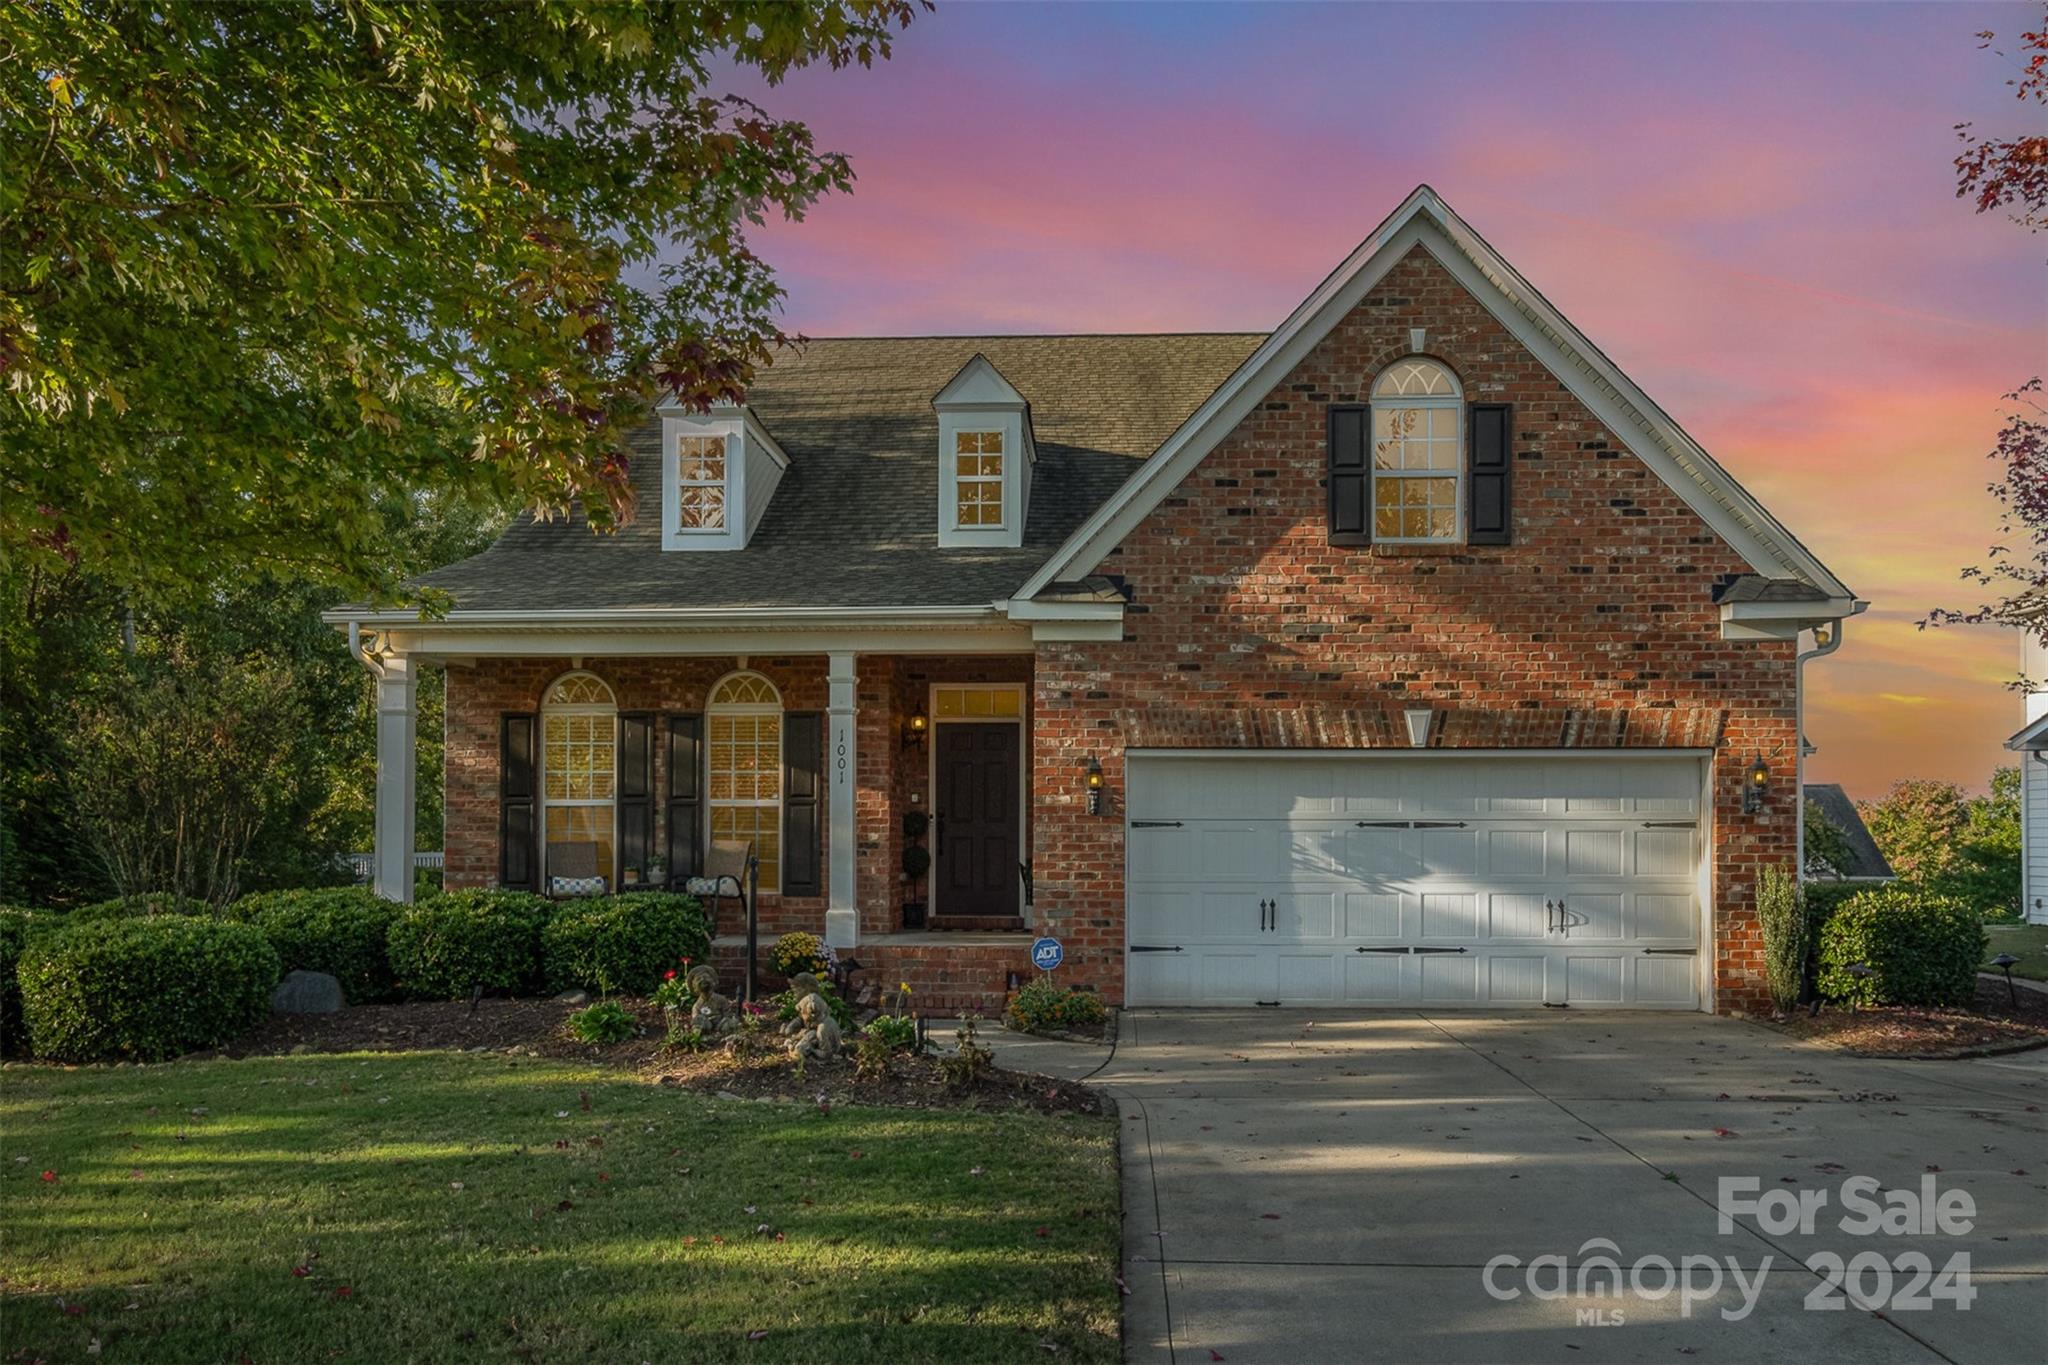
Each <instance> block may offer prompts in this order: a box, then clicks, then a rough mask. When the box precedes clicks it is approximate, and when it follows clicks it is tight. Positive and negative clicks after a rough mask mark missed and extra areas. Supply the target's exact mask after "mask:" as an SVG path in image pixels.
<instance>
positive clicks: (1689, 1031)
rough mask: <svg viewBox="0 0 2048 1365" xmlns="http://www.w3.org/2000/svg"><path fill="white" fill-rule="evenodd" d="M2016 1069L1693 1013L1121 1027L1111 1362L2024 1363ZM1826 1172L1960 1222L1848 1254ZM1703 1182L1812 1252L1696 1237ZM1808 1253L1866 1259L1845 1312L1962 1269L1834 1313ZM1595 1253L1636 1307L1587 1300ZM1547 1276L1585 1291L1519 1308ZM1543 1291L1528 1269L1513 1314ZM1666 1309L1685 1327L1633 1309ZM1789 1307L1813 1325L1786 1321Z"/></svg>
mask: <svg viewBox="0 0 2048 1365" xmlns="http://www.w3.org/2000/svg"><path fill="white" fill-rule="evenodd" d="M2043 1057H2044V1054H2042V1053H2033V1054H2027V1055H2025V1056H2022V1057H2018V1058H2013V1059H2008V1060H2006V1061H2003V1062H2001V1061H1992V1060H1985V1061H1972V1062H1946V1063H1928V1062H1919V1063H1908V1062H1874V1061H1857V1060H1852V1059H1847V1058H1841V1057H1837V1056H1834V1055H1832V1054H1828V1053H1824V1052H1821V1051H1819V1050H1817V1049H1812V1048H1807V1047H1802V1046H1799V1045H1797V1044H1793V1043H1790V1042H1788V1041H1786V1040H1784V1039H1782V1038H1781V1037H1779V1036H1778V1035H1777V1034H1775V1033H1773V1032H1771V1031H1769V1030H1767V1029H1764V1028H1762V1027H1759V1026H1757V1025H1753V1024H1747V1023H1742V1022H1738V1021H1734V1020H1728V1019H1715V1018H1710V1017H1707V1016H1702V1015H1654V1014H1618V1013H1609V1014H1601V1013H1590V1012H1589V1013H1580V1012H1578V1011H1573V1012H1572V1013H1570V1014H1569V1015H1565V1014H1555V1015H1552V1014H1544V1015H1531V1014H1514V1015H1505V1014H1477V1015H1475V1014H1449V1015H1431V1016H1422V1015H1416V1014H1405V1013H1371V1014H1346V1013H1341V1012H1320V1011H1297V1012H1289V1013H1284V1014H1283V1013H1277V1012H1265V1011H1251V1012H1241V1011H1218V1012H1210V1011H1201V1012H1196V1011H1142V1010H1141V1011H1133V1012H1130V1013H1127V1014H1126V1015H1125V1016H1124V1019H1123V1026H1122V1036H1121V1038H1120V1040H1119V1043H1118V1046H1117V1050H1116V1053H1115V1055H1114V1057H1113V1058H1111V1060H1110V1062H1109V1064H1108V1066H1107V1067H1106V1068H1104V1070H1103V1071H1102V1072H1101V1074H1100V1075H1098V1076H1097V1077H1096V1078H1095V1079H1096V1080H1097V1081H1098V1082H1100V1083H1102V1084H1105V1085H1107V1086H1108V1087H1109V1088H1110V1089H1111V1090H1112V1091H1113V1092H1114V1093H1115V1094H1116V1095H1117V1096H1118V1098H1119V1101H1120V1102H1121V1104H1122V1107H1123V1122H1122V1130H1123V1153H1124V1210H1125V1224H1124V1227H1125V1232H1124V1249H1125V1259H1126V1265H1125V1277H1126V1279H1127V1280H1128V1282H1129V1285H1130V1290H1131V1294H1130V1297H1129V1298H1128V1299H1127V1300H1126V1301H1125V1302H1126V1305H1127V1314H1126V1319H1125V1329H1126V1330H1125V1337H1126V1349H1127V1352H1128V1355H1129V1358H1130V1359H1132V1360H1136V1361H1146V1362H1150V1361H1179V1362H1188V1361H1194V1362H1206V1361H1211V1360H1215V1359H1219V1358H1220V1359H1222V1360H1226V1361H1231V1362H1235V1363H1236V1365H1250V1362H1257V1361H1274V1362H1286V1365H1302V1363H1303V1362H1323V1361H1353V1360H1386V1361H1400V1362H1420V1361H1514V1362H1528V1361H1552V1360H1556V1361H1570V1362H1575V1363H1576V1365H1588V1362H1594V1361H1605V1360H1613V1361H1660V1360H1671V1361H1677V1360H1680V1359H1683V1358H1692V1359H1697V1360H1700V1361H1702V1362H1705V1361H1713V1360H1721V1361H1742V1362H1749V1361H1760V1360H1797V1361H1800V1362H1802V1363H1803V1365H1811V1363H1812V1362H1822V1361H1836V1360H1853V1361H1856V1362H1858V1365H1881V1362H1888V1361H1942V1360H1948V1361H1957V1362H1970V1361H1986V1362H1999V1363H2000V1365H2006V1363H2007V1362H2014V1361H2022V1360H2027V1361H2032V1360H2041V1359H2044V1358H2048V1113H2044V1112H2043V1111H2044V1110H2048V1066H2044V1064H2043V1061H2042V1059H2043ZM1854 1176H1869V1177H1874V1178H1875V1179H1876V1181H1878V1182H1879V1183H1880V1185H1881V1187H1882V1189H1883V1190H1893V1189H1897V1190H1911V1191H1915V1192H1917V1191H1918V1190H1919V1189H1920V1186H1921V1180H1922V1178H1923V1177H1928V1178H1931V1179H1932V1180H1934V1181H1935V1182H1936V1187H1935V1188H1936V1190H1937V1191H1943V1190H1960V1191H1963V1192H1965V1193H1967V1194H1968V1195H1969V1196H1970V1197H1971V1199H1972V1200H1973V1201H1974V1204H1975V1218H1974V1226H1973V1228H1972V1229H1971V1230H1970V1231H1968V1232H1967V1233H1962V1234H1960V1235H1943V1234H1941V1233H1934V1234H1931V1235H1910V1236H1909V1235H1898V1236H1885V1235H1879V1234H1875V1233H1872V1234H1867V1235H1857V1234H1856V1233H1854V1232H1852V1231H1847V1230H1844V1229H1843V1228H1842V1227H1841V1226H1840V1224H1841V1222H1842V1220H1843V1219H1844V1218H1845V1217H1849V1216H1851V1215H1852V1214H1853V1213H1854V1209H1852V1208H1848V1207H1845V1206H1844V1204H1843V1201H1842V1197H1841V1186H1842V1182H1843V1181H1845V1180H1848V1179H1849V1178H1851V1177H1854ZM1721 1177H1751V1178H1754V1179H1755V1180H1756V1181H1757V1185H1758V1190H1759V1192H1764V1191H1778V1190H1782V1191H1791V1192H1796V1191H1824V1192H1826V1194H1827V1196H1828V1203H1827V1204H1826V1205H1825V1206H1823V1207H1821V1208H1820V1209H1819V1210H1818V1211H1817V1212H1816V1215H1815V1218H1814V1223H1813V1229H1812V1231H1811V1232H1810V1233H1809V1232H1802V1231H1801V1230H1800V1229H1799V1228H1798V1227H1797V1226H1794V1227H1792V1228H1790V1229H1788V1230H1786V1231H1783V1232H1776V1233H1773V1232H1767V1231H1765V1230H1763V1229H1762V1228H1760V1226H1759V1221H1758V1219H1757V1217H1755V1216H1753V1215H1745V1216H1743V1217H1741V1218H1739V1219H1738V1220H1737V1223H1736V1225H1735V1227H1734V1229H1733V1230H1732V1231H1731V1232H1729V1233H1726V1234H1723V1233H1720V1232H1719V1231H1717V1226H1716V1225H1717V1214H1716V1208H1715V1200H1716V1195H1717V1182H1718V1180H1719V1179H1720V1178H1721ZM1809 1197H1811V1196H1809ZM1951 1197H1952V1198H1953V1196H1951ZM1875 1198H1876V1200H1877V1201H1878V1202H1880V1203H1881V1202H1882V1201H1883V1199H1884V1195H1883V1194H1882V1193H1879V1194H1877V1195H1876V1196H1875ZM1596 1239H1605V1243H1599V1242H1597V1241H1596ZM1589 1243H1591V1244H1592V1245H1589ZM1608 1244H1611V1245H1608ZM1830 1252H1832V1253H1835V1254H1836V1255H1839V1256H1840V1257H1841V1258H1842V1259H1843V1261H1844V1262H1845V1263H1847V1264H1849V1265H1856V1264H1857V1262H1855V1261H1854V1260H1853V1259H1852V1258H1854V1257H1856V1256H1857V1255H1859V1254H1862V1253H1876V1254H1875V1255H1871V1256H1868V1257H1866V1262H1865V1263H1864V1264H1863V1268H1862V1270H1861V1271H1860V1274H1861V1280H1860V1286H1859V1289H1860V1293H1861V1294H1862V1297H1863V1299H1864V1300H1866V1301H1873V1302H1877V1301H1882V1300H1883V1299H1886V1298H1890V1297H1891V1296H1892V1295H1894V1294H1897V1293H1901V1292H1904V1291H1906V1290H1908V1289H1909V1288H1910V1287H1911V1286H1910V1285H1909V1284H1908V1281H1909V1280H1911V1279H1914V1278H1917V1277H1915V1276H1913V1275H1911V1274H1910V1273H1909V1271H1910V1268H1911V1265H1912V1262H1911V1261H1910V1260H1909V1261H1908V1262H1906V1263H1905V1265H1906V1267H1907V1268H1906V1269H1902V1270H1898V1271H1895V1272H1893V1273H1892V1274H1891V1275H1890V1278H1891V1281H1892V1283H1891V1286H1890V1288H1889V1289H1888V1290H1887V1289H1885V1288H1884V1287H1883V1285H1882V1283H1881V1279H1880V1274H1881V1271H1883V1270H1886V1269H1889V1268H1890V1266H1892V1265H1893V1264H1895V1263H1897V1262H1896V1258H1899V1257H1902V1256H1906V1255H1907V1254H1908V1253H1912V1252H1919V1253H1921V1254H1923V1255H1925V1256H1927V1257H1928V1263H1929V1264H1930V1265H1931V1268H1932V1269H1933V1270H1935V1271H1939V1270H1940V1269H1941V1268H1942V1267H1943V1265H1944V1264H1946V1263H1947V1262H1948V1259H1949V1257H1950V1256H1951V1255H1952V1254H1953V1253H1956V1252H1967V1253H1968V1255H1969V1262H1970V1275H1969V1284H1970V1285H1971V1287H1973V1288H1974V1289H1975V1290H1976V1297H1975V1300H1974V1302H1972V1303H1971V1304H1970V1306H1969V1308H1968V1309H1967V1310H1966V1311H1958V1310H1957V1309H1956V1307H1955V1306H1954V1305H1953V1304H1952V1303H1951V1302H1949V1301H1946V1300H1940V1299H1937V1300H1935V1301H1934V1302H1932V1304H1931V1306H1929V1307H1927V1308H1925V1309H1922V1310H1918V1311H1915V1310H1912V1309H1910V1308H1908V1307H1907V1306H1906V1304H1904V1303H1900V1302H1896V1301H1894V1302H1892V1303H1890V1304H1889V1305H1888V1306H1886V1307H1885V1308H1884V1311H1883V1312H1882V1313H1879V1312H1873V1311H1870V1303H1865V1304H1864V1305H1862V1306H1859V1304H1857V1303H1855V1302H1850V1303H1846V1304H1845V1303H1844V1300H1843V1298H1842V1296H1841V1295H1840V1294H1839V1293H1833V1294H1829V1293H1827V1291H1826V1289H1825V1286H1824V1281H1823V1279H1822V1277H1821V1276H1819V1275H1816V1274H1815V1273H1813V1272H1812V1271H1810V1270H1808V1269H1807V1268H1805V1266H1804V1265H1802V1264H1801V1263H1802V1262H1804V1261H1806V1260H1807V1259H1808V1258H1809V1257H1814V1256H1816V1255H1824V1254H1825V1253H1830ZM1603 1255H1604V1256H1606V1257H1609V1258H1612V1259H1613V1260H1614V1261H1616V1262H1617V1263H1618V1264H1619V1265H1620V1266H1621V1267H1622V1268H1623V1273H1624V1275H1626V1274H1627V1273H1628V1272H1629V1271H1630V1270H1631V1269H1636V1270H1637V1271H1638V1273H1639V1276H1640V1284H1641V1287H1642V1289H1643V1291H1644V1292H1643V1293H1636V1292H1634V1291H1633V1290H1629V1291H1627V1292H1625V1293H1624V1294H1623V1295H1622V1296H1620V1297H1607V1298H1602V1297H1599V1296H1597V1295H1596V1294H1594V1293H1593V1292H1592V1291H1593V1290H1595V1289H1598V1288H1601V1287H1604V1285H1605V1284H1606V1277H1605V1275H1604V1273H1602V1270H1601V1268H1600V1266H1599V1264H1598V1262H1599V1260H1600V1258H1601V1257H1602V1256H1603ZM1544 1256H1556V1257H1562V1258H1563V1261H1562V1265H1563V1268H1564V1273H1565V1274H1566V1276H1567V1286H1568V1288H1569V1289H1571V1290H1574V1291H1575V1290H1576V1287H1577V1285H1578V1282H1579V1274H1580V1270H1581V1268H1582V1267H1587V1266H1588V1263H1589V1262H1591V1263H1592V1265H1591V1267H1590V1268H1589V1269H1588V1278H1587V1280H1586V1282H1585V1283H1586V1288H1587V1290H1588V1293H1587V1294H1586V1295H1585V1296H1580V1295H1578V1294H1577V1293H1576V1292H1571V1293H1567V1295H1566V1296H1564V1297H1547V1298H1546V1297H1540V1296H1538V1295H1537V1294H1535V1293H1532V1292H1531V1284H1532V1280H1531V1268H1530V1266H1529V1262H1531V1261H1533V1260H1535V1259H1536V1258H1540V1257H1544ZM1497 1257H1513V1258H1516V1261H1515V1262H1514V1263H1497V1264H1496V1267H1495V1270H1494V1271H1493V1277H1492V1278H1493V1283H1494V1284H1495V1285H1496V1286H1498V1287H1499V1288H1500V1289H1501V1290H1502V1291H1504V1292H1506V1291H1519V1293H1518V1296H1516V1297H1513V1298H1510V1299H1502V1298H1496V1297H1494V1296H1493V1295H1491V1294H1489V1292H1488V1290H1487V1288H1486V1282H1485V1275H1486V1269H1485V1268H1486V1266H1487V1265H1488V1263H1489V1261H1492V1260H1494V1258H1497ZM1659 1257H1661V1258H1663V1259H1664V1261H1666V1262H1668V1263H1669V1264H1670V1265H1671V1266H1673V1267H1678V1269H1676V1270H1674V1271H1671V1272H1666V1271H1663V1270H1661V1269H1660V1268H1659V1264H1658V1262H1657V1261H1656V1260H1655V1258H1659ZM1687 1257H1694V1258H1697V1259H1696V1260H1695V1261H1694V1262H1693V1264H1692V1266H1691V1267H1689V1268H1687V1267H1685V1264H1684V1263H1685V1258H1687ZM1643 1258H1651V1259H1650V1260H1649V1261H1647V1262H1645V1261H1643ZM1709 1259H1711V1262H1712V1264H1713V1267H1714V1268H1713V1269H1712V1270H1711V1271H1709V1270H1708V1269H1707V1263H1708V1260H1709ZM1879 1261H1883V1262H1885V1263H1886V1264H1885V1265H1884V1266H1882V1267H1881V1266H1880V1265H1879V1264H1878V1262H1879ZM1639 1263H1640V1265H1639ZM1759 1272H1761V1278H1760V1279H1759ZM1558 1273H1559V1267H1558V1263H1544V1264H1542V1265H1539V1266H1538V1267H1536V1268H1535V1270H1534V1281H1533V1283H1534V1285H1535V1288H1536V1289H1539V1290H1542V1291H1544V1292H1546V1293H1548V1292H1549V1291H1551V1290H1552V1289H1553V1288H1554V1287H1555V1285H1556V1281H1557V1276H1558ZM1716 1277H1718V1279H1719V1288H1718V1291H1717V1290H1716V1287H1715V1285H1716ZM1738 1277H1739V1279H1740V1281H1742V1282H1746V1283H1748V1284H1749V1285H1751V1286H1753V1287H1754V1297H1753V1298H1750V1299H1749V1302H1750V1307H1749V1309H1748V1311H1747V1313H1746V1315H1744V1316H1741V1317H1740V1318H1739V1319H1736V1320H1727V1319H1724V1317H1723V1310H1726V1311H1727V1312H1729V1313H1741V1312H1742V1310H1743V1305H1744V1302H1745V1299H1746V1298H1747V1297H1748V1296H1749V1293H1750V1291H1747V1290H1745V1289H1743V1288H1742V1287H1740V1285H1739V1283H1738ZM1674 1281H1675V1282H1676V1283H1678V1284H1680V1285H1682V1286H1684V1287H1685V1288H1687V1289H1690V1291H1691V1301H1690V1303H1689V1305H1688V1304H1687V1302H1686V1299H1687V1295H1686V1294H1685V1293H1684V1292H1682V1291H1681V1290H1680V1289H1677V1288H1673V1289H1670V1290H1669V1292H1666V1293H1663V1294H1661V1296H1660V1295H1659V1292H1658V1291H1662V1290H1665V1289H1666V1288H1667V1286H1669V1285H1671V1284H1672V1283H1673V1282H1674ZM1938 1283H1939V1282H1938V1281H1935V1282H1934V1283H1933V1285H1928V1286H1926V1287H1934V1285H1938ZM1817 1288H1819V1289H1821V1290H1822V1291H1823V1292H1822V1297H1824V1298H1826V1299H1827V1300H1828V1301H1830V1302H1833V1303H1835V1304H1836V1305H1837V1307H1835V1308H1834V1309H1832V1310H1829V1309H1810V1308H1809V1307H1807V1299H1808V1296H1809V1294H1810V1293H1812V1292H1813V1291H1815V1290H1816V1289H1817ZM1688 1306H1689V1309H1690V1313H1689V1316H1688V1315H1687V1312H1686V1309H1687V1307H1688ZM1617 1312H1618V1313H1619V1315H1620V1317H1621V1318H1622V1319H1624V1321H1622V1322H1620V1323H1618V1324H1617V1323H1615V1322H1614V1321H1613V1319H1614V1317H1615V1315H1616V1314H1617ZM1602 1324H1605V1325H1602ZM1212 1353H1213V1354H1212Z"/></svg>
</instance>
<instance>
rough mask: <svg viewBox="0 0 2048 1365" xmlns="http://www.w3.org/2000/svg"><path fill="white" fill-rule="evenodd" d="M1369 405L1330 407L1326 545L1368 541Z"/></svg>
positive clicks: (1369, 527)
mask: <svg viewBox="0 0 2048 1365" xmlns="http://www.w3.org/2000/svg"><path fill="white" fill-rule="evenodd" d="M1371 430H1372V408H1371V407H1369V406H1368V405H1366V404H1364V403H1357V404H1352V405H1348V406H1340V407H1332V408H1331V409H1330V544H1332V545H1370V544H1372V465H1371V461H1370V459H1369V458H1368V452H1367V449H1366V447H1367V445H1368V444H1369V442H1368V440H1367V433H1369V432H1370V431H1371Z"/></svg>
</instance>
